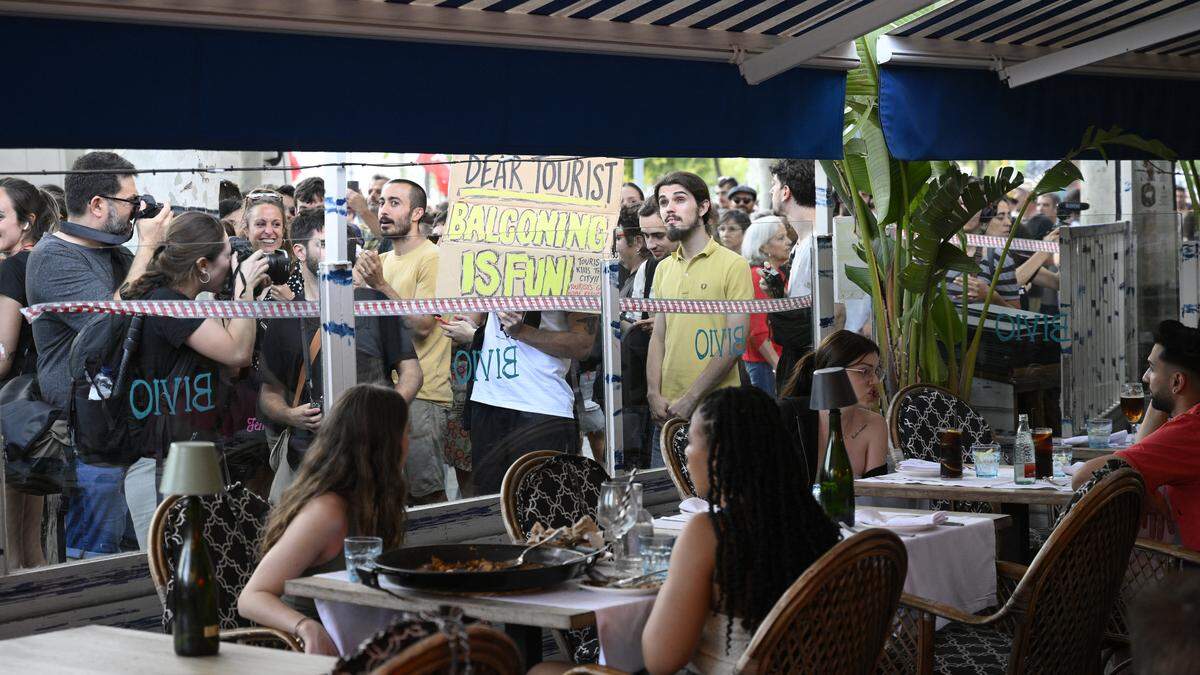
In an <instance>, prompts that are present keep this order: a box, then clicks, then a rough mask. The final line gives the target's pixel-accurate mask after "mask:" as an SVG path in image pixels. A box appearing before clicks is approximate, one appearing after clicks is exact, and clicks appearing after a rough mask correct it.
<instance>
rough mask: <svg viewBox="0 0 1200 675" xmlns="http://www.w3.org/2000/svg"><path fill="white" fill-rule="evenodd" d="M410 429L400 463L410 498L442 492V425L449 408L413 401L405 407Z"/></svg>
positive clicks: (443, 429) (444, 424)
mask: <svg viewBox="0 0 1200 675" xmlns="http://www.w3.org/2000/svg"><path fill="white" fill-rule="evenodd" d="M408 415H409V423H410V424H411V427H410V429H409V435H408V458H407V459H406V460H404V481H405V483H407V485H408V494H409V496H411V497H424V496H426V495H429V494H433V493H434V492H439V491H442V490H445V489H446V470H445V468H444V464H443V463H442V459H443V456H444V451H445V446H446V423H447V421H448V419H449V416H450V406H448V405H446V404H444V403H434V402H433V401H426V400H425V399H420V398H418V399H415V400H414V401H413V402H412V405H410V406H409V407H408Z"/></svg>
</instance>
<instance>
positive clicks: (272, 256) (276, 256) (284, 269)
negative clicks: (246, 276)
mask: <svg viewBox="0 0 1200 675" xmlns="http://www.w3.org/2000/svg"><path fill="white" fill-rule="evenodd" d="M229 247H230V248H232V249H233V252H234V253H235V254H236V255H237V259H238V267H235V268H233V271H232V273H231V274H230V275H229V277H228V278H227V279H226V281H225V289H223V290H224V294H226V295H228V296H230V297H232V296H233V280H234V278H235V277H237V273H238V268H239V267H241V264H242V263H243V262H245V261H246V258H249V257H250V256H252V255H254V247H253V246H251V245H250V240H248V239H246V238H245V237H230V238H229ZM263 259H264V260H266V261H267V277H268V278H269V279H270V280H271V285H272V286H279V285H282V284H286V283H287V280H288V277H289V276H291V274H292V261H291V258H288V255H287V254H286V253H284V252H283V251H282V250H280V249H275V250H274V251H271V252H269V253H263Z"/></svg>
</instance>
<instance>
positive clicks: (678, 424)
mask: <svg viewBox="0 0 1200 675" xmlns="http://www.w3.org/2000/svg"><path fill="white" fill-rule="evenodd" d="M689 426H690V423H689V422H688V421H687V420H684V419H679V418H678V417H676V418H674V419H670V420H667V423H666V424H664V425H663V429H662V439H661V441H660V445H661V446H662V448H661V451H662V456H663V463H664V464H666V465H667V473H669V474H670V475H671V482H672V483H674V484H675V489H676V490H677V491H678V492H679V498H680V499H687V498H688V497H695V496H696V485H695V484H694V483H693V482H692V477H691V475H690V474H688V468H687V446H688V427H689Z"/></svg>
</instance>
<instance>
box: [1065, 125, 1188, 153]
mask: <svg viewBox="0 0 1200 675" xmlns="http://www.w3.org/2000/svg"><path fill="white" fill-rule="evenodd" d="M1089 131H1091V129H1090V128H1089ZM1088 140H1089V139H1088V137H1087V135H1086V134H1085V135H1084V142H1085V147H1086V145H1091V146H1094V147H1095V148H1096V149H1097V150H1099V149H1100V148H1101V147H1103V146H1105V145H1123V146H1125V147H1129V148H1134V149H1136V150H1141V151H1142V152H1144V153H1146V154H1148V155H1154V156H1155V157H1162V158H1163V159H1169V160H1175V159H1176V158H1177V155H1176V154H1175V151H1174V150H1172V149H1170V148H1168V147H1167V146H1166V145H1164V144H1163V143H1162V142H1161V141H1154V140H1147V139H1145V138H1142V137H1141V136H1138V135H1137V134H1127V133H1125V132H1123V131H1122V130H1121V129H1120V128H1118V127H1112V128H1110V129H1108V130H1103V131H1101V130H1097V131H1095V133H1094V134H1093V135H1092V137H1091V139H1090V141H1091V142H1090V143H1088Z"/></svg>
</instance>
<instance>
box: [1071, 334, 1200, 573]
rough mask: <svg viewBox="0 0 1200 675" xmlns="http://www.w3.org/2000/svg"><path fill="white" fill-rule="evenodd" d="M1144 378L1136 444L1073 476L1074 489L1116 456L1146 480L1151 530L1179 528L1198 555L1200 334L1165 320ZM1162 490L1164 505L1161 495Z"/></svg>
mask: <svg viewBox="0 0 1200 675" xmlns="http://www.w3.org/2000/svg"><path fill="white" fill-rule="evenodd" d="M1146 360H1147V361H1148V362H1149V367H1148V368H1146V373H1145V374H1144V375H1142V382H1144V383H1145V384H1146V386H1147V388H1149V390H1150V410H1149V411H1147V412H1146V419H1145V420H1144V422H1143V424H1142V428H1141V429H1140V430H1138V435H1137V440H1136V443H1135V444H1134V445H1132V446H1130V447H1128V448H1126V449H1125V450H1119V451H1117V452H1116V453H1114V454H1112V455H1106V456H1104V457H1098V458H1096V459H1093V460H1091V461H1090V462H1088V463H1087V464H1085V465H1084V466H1083V467H1082V468H1081V469H1080V470H1079V471H1076V472H1075V479H1074V483H1075V487H1076V488H1078V487H1079V486H1080V485H1082V484H1083V483H1085V482H1086V481H1087V480H1088V479H1089V478H1090V477H1091V475H1092V472H1093V471H1095V470H1096V469H1098V468H1100V467H1101V466H1103V465H1104V463H1105V462H1107V461H1108V460H1109V459H1112V458H1114V457H1116V458H1119V459H1123V460H1125V461H1126V462H1128V463H1129V465H1130V466H1132V467H1133V468H1135V469H1137V470H1138V472H1140V473H1141V474H1142V478H1143V479H1145V481H1146V492H1147V506H1146V508H1147V515H1148V522H1147V524H1148V525H1150V527H1151V530H1155V529H1156V527H1155V525H1156V523H1155V522H1154V521H1156V520H1158V519H1160V518H1161V519H1165V520H1166V522H1167V525H1168V528H1169V527H1170V523H1171V521H1174V524H1175V525H1176V526H1178V528H1179V533H1180V537H1181V541H1182V543H1183V545H1184V546H1186V547H1187V548H1190V549H1192V550H1200V330H1196V329H1195V328H1188V327H1187V326H1184V325H1183V324H1181V323H1179V322H1178V321H1164V322H1162V323H1160V324H1159V325H1158V330H1157V331H1156V332H1155V335H1154V348H1153V349H1151V350H1150V356H1149V358H1148V359H1146ZM1163 486H1166V493H1167V502H1164V501H1163V499H1162V497H1161V496H1160V494H1159V488H1160V487H1163Z"/></svg>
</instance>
